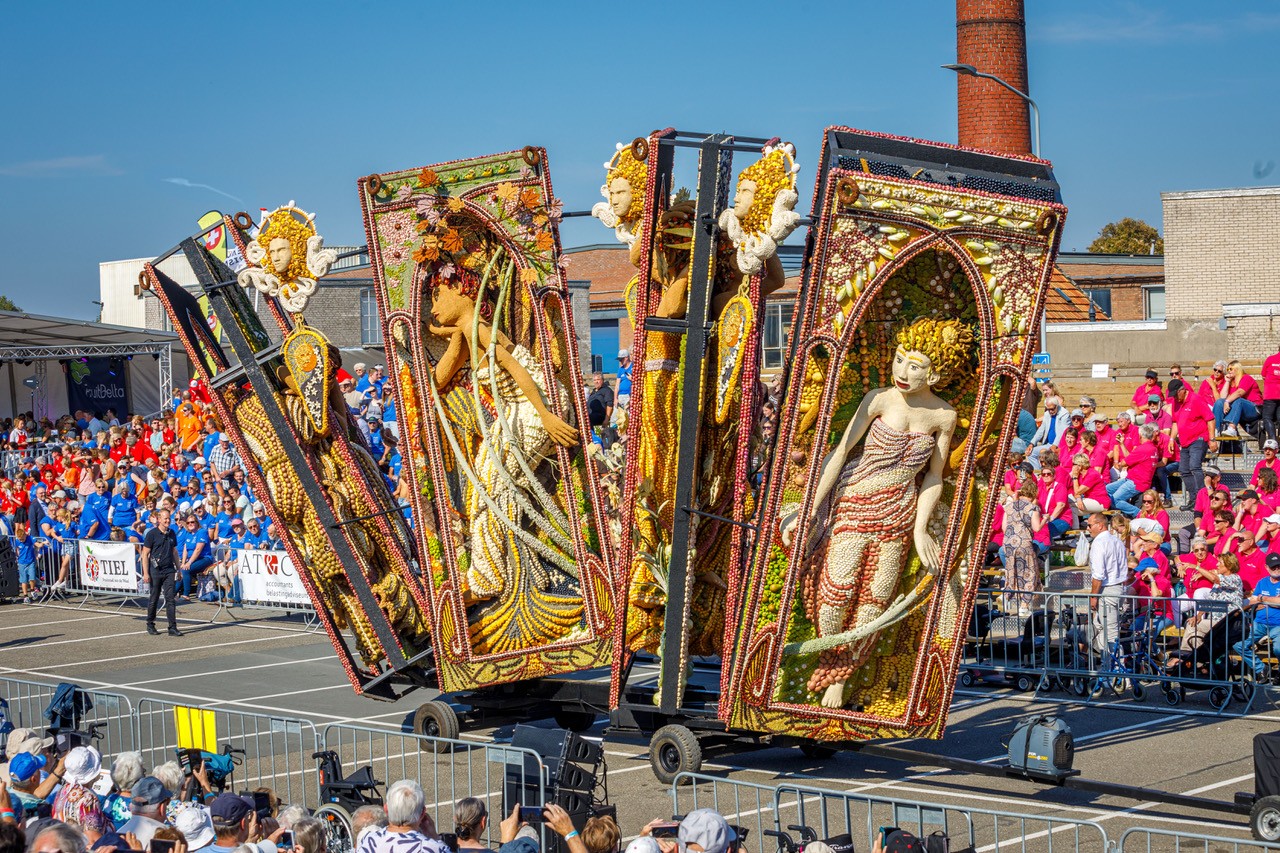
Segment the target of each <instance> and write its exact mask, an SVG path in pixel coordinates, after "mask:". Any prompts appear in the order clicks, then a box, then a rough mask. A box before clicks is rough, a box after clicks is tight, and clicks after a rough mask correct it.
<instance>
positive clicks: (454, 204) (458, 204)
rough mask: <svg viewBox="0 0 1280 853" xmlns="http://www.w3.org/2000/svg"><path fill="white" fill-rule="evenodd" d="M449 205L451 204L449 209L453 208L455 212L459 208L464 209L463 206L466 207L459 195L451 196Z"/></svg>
mask: <svg viewBox="0 0 1280 853" xmlns="http://www.w3.org/2000/svg"><path fill="white" fill-rule="evenodd" d="M448 205H449V209H450V210H452V211H453V212H454V213H457V212H458V211H459V210H462V208H463V207H465V205H464V204H463V201H462V199H460V198H458V197H457V196H450V197H449V201H448Z"/></svg>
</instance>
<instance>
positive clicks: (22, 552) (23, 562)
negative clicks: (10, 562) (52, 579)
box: [13, 522, 39, 603]
mask: <svg viewBox="0 0 1280 853" xmlns="http://www.w3.org/2000/svg"><path fill="white" fill-rule="evenodd" d="M13 549H14V551H15V552H17V553H16V556H17V558H18V584H19V587H20V589H21V592H22V595H23V597H24V598H25V599H26V601H27V602H28V603H30V602H32V601H35V597H36V590H37V589H38V588H39V581H38V580H37V579H36V541H35V539H33V538H32V537H31V531H29V530H28V529H27V526H26V525H25V524H23V523H22V522H18V523H17V524H15V525H14V527H13Z"/></svg>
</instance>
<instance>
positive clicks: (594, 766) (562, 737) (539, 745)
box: [511, 725, 604, 795]
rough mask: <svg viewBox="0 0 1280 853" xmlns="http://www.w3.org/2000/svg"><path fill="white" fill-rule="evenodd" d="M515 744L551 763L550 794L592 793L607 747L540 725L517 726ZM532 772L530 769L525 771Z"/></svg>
mask: <svg viewBox="0 0 1280 853" xmlns="http://www.w3.org/2000/svg"><path fill="white" fill-rule="evenodd" d="M511 745H512V746H514V747H520V748H522V749H531V750H533V751H534V752H536V753H538V755H539V756H541V758H542V763H543V764H545V765H546V767H547V777H548V778H547V785H548V787H549V791H548V794H550V792H551V791H577V792H580V793H585V794H588V795H589V794H590V793H591V792H592V791H594V790H595V787H596V773H597V770H598V769H599V766H600V761H601V759H602V758H603V757H604V750H603V749H601V748H600V745H599V744H595V743H592V742H591V741H589V740H586V739H584V738H582V737H580V736H579V735H577V734H575V733H573V732H571V731H567V730H566V729H540V728H536V727H534V726H524V725H518V726H516V730H515V733H514V734H513V735H512V737H511ZM525 775H526V776H528V775H530V774H529V773H526V774H525Z"/></svg>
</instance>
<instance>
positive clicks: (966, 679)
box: [960, 669, 973, 687]
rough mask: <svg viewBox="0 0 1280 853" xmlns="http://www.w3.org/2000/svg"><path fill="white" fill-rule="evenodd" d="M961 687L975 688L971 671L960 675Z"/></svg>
mask: <svg viewBox="0 0 1280 853" xmlns="http://www.w3.org/2000/svg"><path fill="white" fill-rule="evenodd" d="M960 686H961V687H972V686H973V673H972V672H970V671H969V670H967V669H966V670H965V671H964V672H962V673H960Z"/></svg>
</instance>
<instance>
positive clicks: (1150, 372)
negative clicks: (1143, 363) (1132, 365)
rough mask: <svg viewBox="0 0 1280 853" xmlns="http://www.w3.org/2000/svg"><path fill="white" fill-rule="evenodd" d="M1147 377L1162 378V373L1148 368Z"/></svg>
mask: <svg viewBox="0 0 1280 853" xmlns="http://www.w3.org/2000/svg"><path fill="white" fill-rule="evenodd" d="M1146 377H1147V378H1148V379H1159V378H1160V375H1159V374H1158V373H1156V372H1155V371H1154V370H1150V369H1148V370H1147V373H1146Z"/></svg>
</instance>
